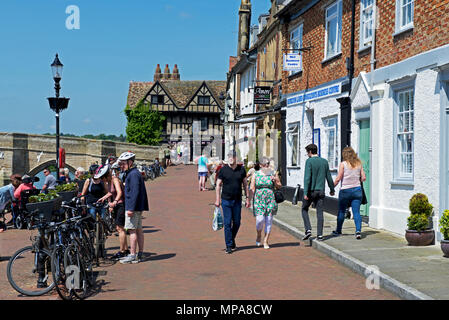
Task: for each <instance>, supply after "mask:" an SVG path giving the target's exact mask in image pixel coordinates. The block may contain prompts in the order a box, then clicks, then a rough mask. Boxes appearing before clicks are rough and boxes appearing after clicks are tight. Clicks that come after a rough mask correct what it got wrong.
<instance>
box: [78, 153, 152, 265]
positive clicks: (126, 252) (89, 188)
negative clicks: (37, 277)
mask: <svg viewBox="0 0 449 320" xmlns="http://www.w3.org/2000/svg"><path fill="white" fill-rule="evenodd" d="M135 158H136V156H135V154H134V153H132V152H124V153H122V154H121V155H120V157H119V158H116V157H115V156H111V157H109V158H108V160H107V161H106V163H105V164H104V165H102V166H98V165H92V166H91V167H90V168H89V173H90V175H91V177H90V178H89V179H86V180H85V181H84V183H83V187H82V191H81V196H83V198H85V202H86V204H87V206H88V208H89V214H91V215H92V217H93V218H96V215H97V214H100V215H101V216H104V214H105V210H109V212H110V213H111V214H112V215H113V217H114V218H115V222H116V226H117V232H118V234H119V242H120V250H119V251H118V252H117V253H116V254H114V255H113V256H112V259H115V260H120V263H122V264H128V263H139V262H140V261H141V260H142V257H143V250H144V233H143V228H142V213H143V211H148V210H149V205H148V196H147V192H146V188H145V182H144V180H143V177H142V175H141V173H140V172H139V170H138V169H137V167H136V166H135ZM106 201H107V202H108V206H107V209H106V208H105V207H106V206H104V207H101V206H100V208H99V207H98V206H95V204H97V203H104V202H106ZM127 233H129V242H130V246H129V249H128V241H127Z"/></svg>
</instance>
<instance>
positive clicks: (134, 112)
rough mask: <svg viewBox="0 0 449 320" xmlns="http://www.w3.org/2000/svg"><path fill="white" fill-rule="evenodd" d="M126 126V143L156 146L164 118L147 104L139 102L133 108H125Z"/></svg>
mask: <svg viewBox="0 0 449 320" xmlns="http://www.w3.org/2000/svg"><path fill="white" fill-rule="evenodd" d="M125 114H126V118H127V120H128V125H127V126H126V136H127V140H128V142H131V143H136V144H140V145H152V146H153V145H158V144H159V143H160V142H161V140H162V138H161V134H162V130H163V125H164V120H165V117H164V116H163V115H162V114H161V113H160V112H158V111H156V110H153V108H152V107H151V106H150V105H149V104H145V103H144V101H143V100H141V101H140V102H139V103H138V104H137V105H136V107H135V108H132V109H131V108H130V107H129V105H127V106H126V108H125Z"/></svg>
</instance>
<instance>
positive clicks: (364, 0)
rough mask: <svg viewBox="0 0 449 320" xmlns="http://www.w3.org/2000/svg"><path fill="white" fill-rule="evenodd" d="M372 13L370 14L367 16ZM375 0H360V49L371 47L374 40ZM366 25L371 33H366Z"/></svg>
mask: <svg viewBox="0 0 449 320" xmlns="http://www.w3.org/2000/svg"><path fill="white" fill-rule="evenodd" d="M367 14H370V16H367ZM375 14H376V12H375V8H374V0H360V41H359V43H360V45H359V49H364V48H367V47H370V46H371V44H372V41H373V33H374V20H375V16H374V15H375ZM366 25H370V26H368V28H369V29H368V30H371V35H369V36H367V35H366V32H365V31H366V28H365V26H366Z"/></svg>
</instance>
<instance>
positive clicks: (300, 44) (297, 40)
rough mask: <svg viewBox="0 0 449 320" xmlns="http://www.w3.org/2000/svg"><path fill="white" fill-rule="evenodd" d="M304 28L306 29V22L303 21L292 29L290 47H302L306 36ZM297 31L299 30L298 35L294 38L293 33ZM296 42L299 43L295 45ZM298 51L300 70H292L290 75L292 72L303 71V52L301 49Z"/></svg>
mask: <svg viewBox="0 0 449 320" xmlns="http://www.w3.org/2000/svg"><path fill="white" fill-rule="evenodd" d="M303 30H304V24H302V23H301V24H299V25H297V26H295V27H293V28H292V29H291V30H290V32H289V34H290V39H289V41H290V49H300V48H302V47H303V44H302V38H303V36H304V32H303ZM295 31H297V35H296V36H295V37H294V38H293V34H294V33H295ZM296 42H299V43H298V45H297V46H294V45H293V44H294V43H296ZM296 47H297V48H296ZM291 52H292V53H296V51H291ZM297 53H299V64H300V70H298V71H290V72H289V73H288V75H289V76H291V75H292V74H296V73H299V72H301V71H302V53H301V51H298V52H297Z"/></svg>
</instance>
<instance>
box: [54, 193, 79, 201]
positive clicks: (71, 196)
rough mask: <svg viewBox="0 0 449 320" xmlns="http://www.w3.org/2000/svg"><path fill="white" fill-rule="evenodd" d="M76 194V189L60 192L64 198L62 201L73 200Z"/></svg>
mask: <svg viewBox="0 0 449 320" xmlns="http://www.w3.org/2000/svg"><path fill="white" fill-rule="evenodd" d="M76 194H77V192H76V191H65V192H58V195H59V196H60V197H61V198H62V201H65V202H71V201H72V199H73V198H75V197H76Z"/></svg>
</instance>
